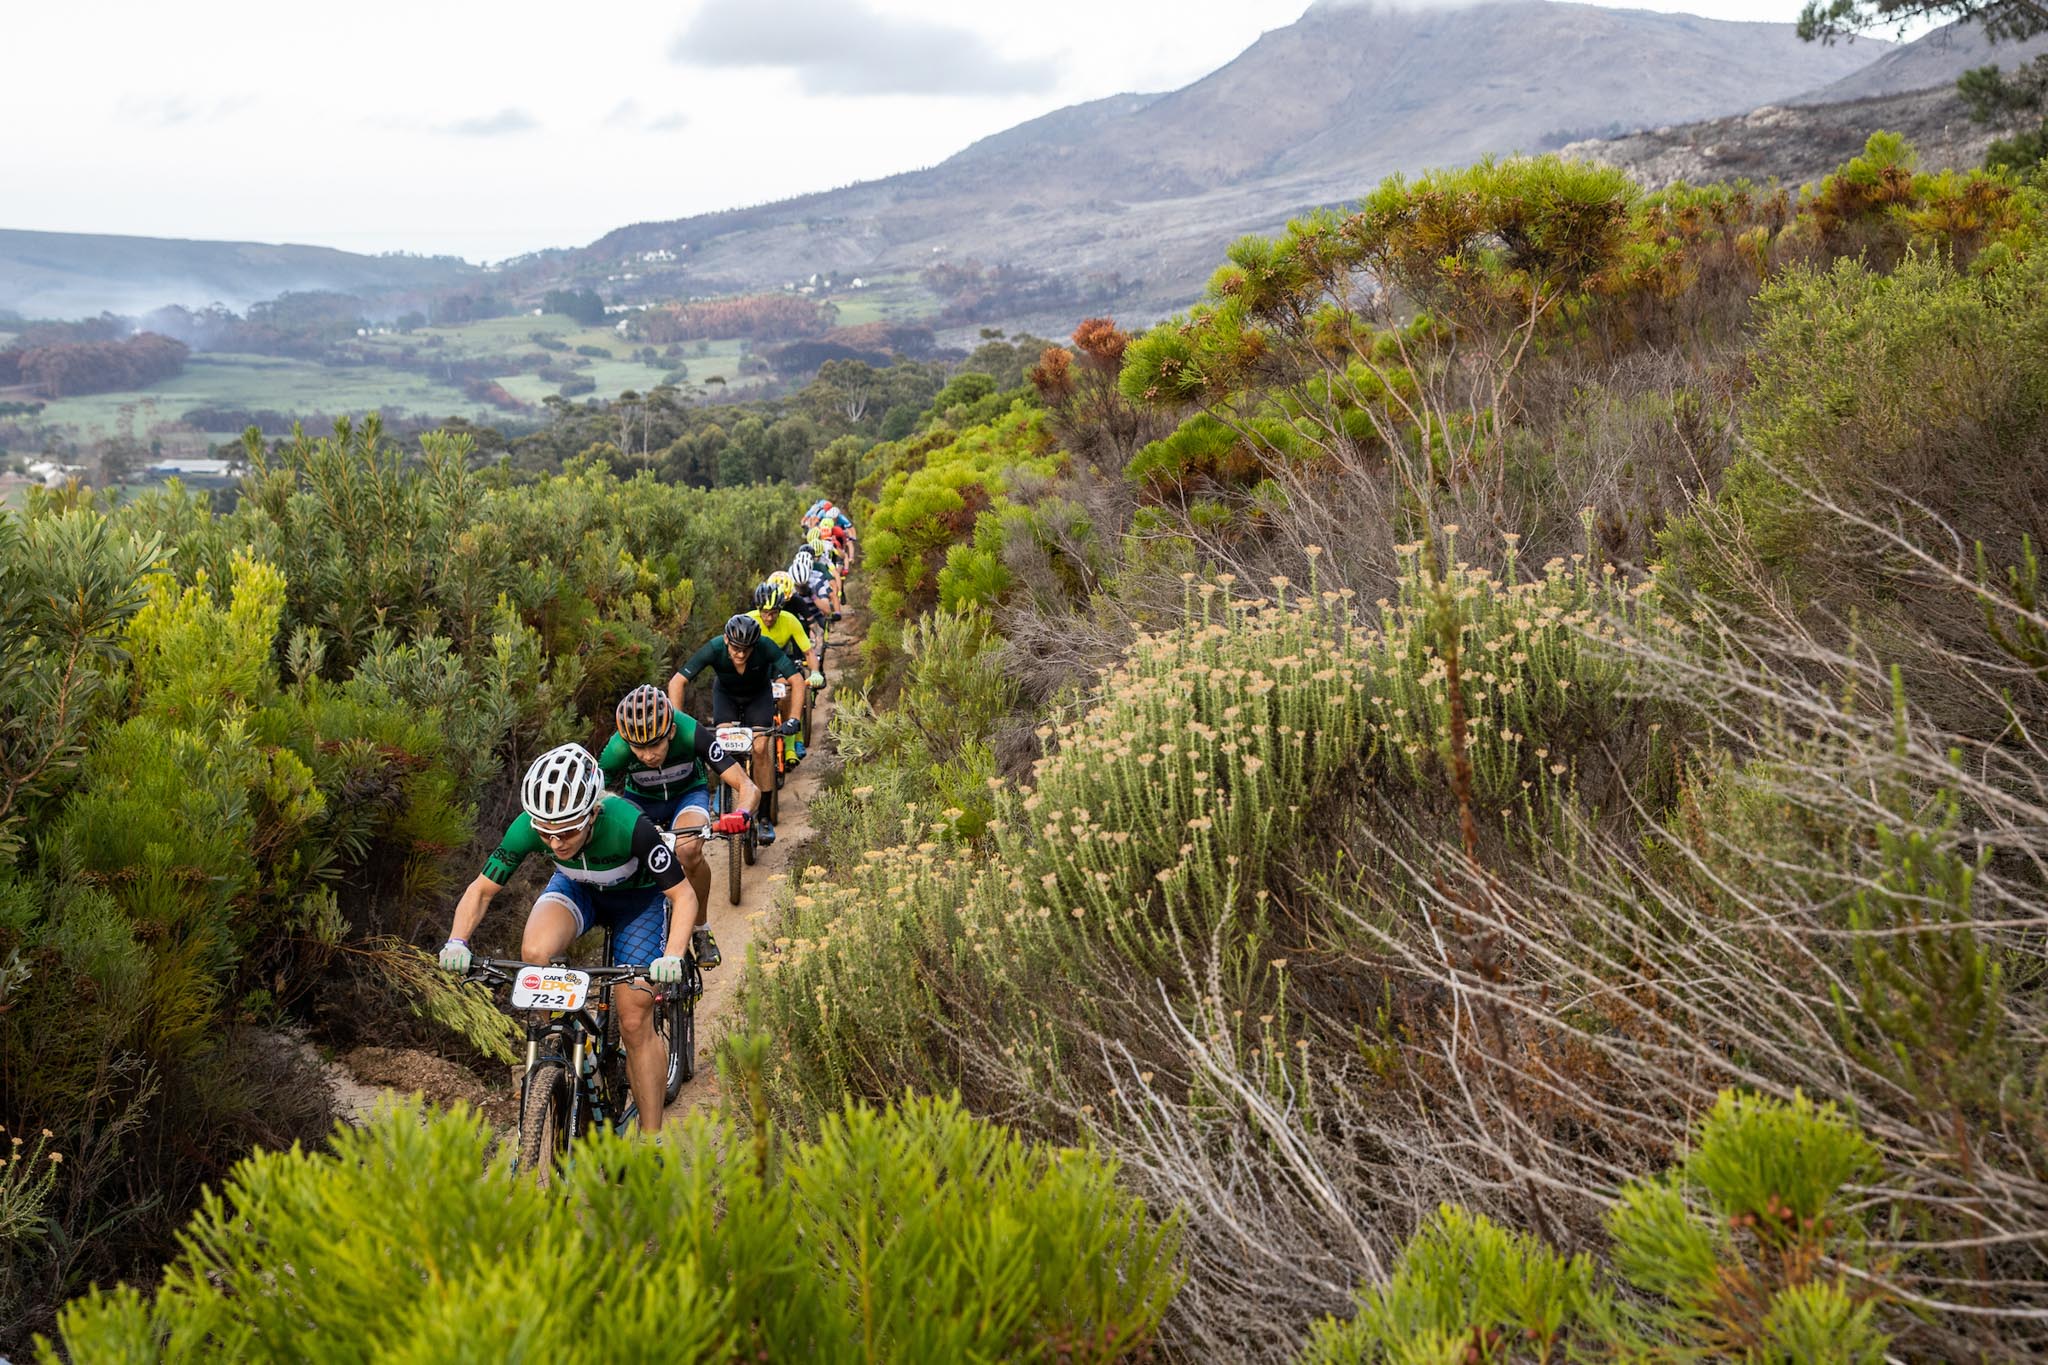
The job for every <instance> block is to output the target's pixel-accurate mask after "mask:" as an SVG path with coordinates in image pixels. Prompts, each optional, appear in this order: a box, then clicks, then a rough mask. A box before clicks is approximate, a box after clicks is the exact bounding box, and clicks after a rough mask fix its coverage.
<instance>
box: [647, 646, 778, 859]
mask: <svg viewBox="0 0 2048 1365" xmlns="http://www.w3.org/2000/svg"><path fill="white" fill-rule="evenodd" d="M707 668H708V669H710V670H711V674H712V682H711V723H712V724H713V725H723V724H726V723H728V722H731V723H736V724H740V725H749V726H753V727H754V728H755V729H758V730H762V731H766V730H769V729H774V730H776V731H777V732H778V733H780V734H783V735H793V734H795V733H796V732H797V731H798V730H800V729H802V728H803V722H801V721H797V720H786V721H783V722H782V723H781V724H780V725H777V723H776V719H775V694H774V692H773V691H772V690H771V689H770V686H769V685H770V684H771V683H772V682H773V681H774V680H775V679H777V678H783V679H786V680H787V681H788V683H789V691H790V695H791V696H792V697H793V698H795V705H796V707H797V709H798V711H799V712H800V711H801V710H802V708H803V704H804V686H805V681H804V674H803V671H802V670H801V669H799V668H798V667H797V666H796V665H795V664H794V663H792V662H791V661H790V658H789V656H788V655H787V654H784V653H783V652H782V650H781V648H780V646H778V645H776V644H775V643H774V641H772V640H763V639H762V638H761V623H760V622H759V621H756V620H755V619H754V618H753V617H751V616H746V615H740V616H733V617H729V618H727V620H726V623H725V629H724V631H722V632H721V633H719V634H717V635H714V636H712V637H711V638H710V639H709V640H706V641H705V642H704V645H703V647H702V648H701V649H699V650H698V651H697V652H696V653H695V654H692V655H691V656H690V657H689V659H688V661H686V662H685V663H684V664H683V666H682V667H681V668H679V669H677V670H676V672H675V674H674V676H672V677H671V678H670V679H669V680H668V701H669V705H670V706H672V707H674V708H675V709H676V710H678V711H680V710H682V709H683V688H684V687H685V686H686V685H688V683H689V681H690V679H692V678H694V677H696V676H697V675H698V674H699V673H702V672H703V671H704V670H705V669H707ZM767 763H768V736H767V734H766V733H763V734H758V735H755V736H754V756H753V769H752V771H754V772H757V773H765V772H768V771H769V768H768V767H767ZM753 814H754V828H755V830H756V831H758V834H759V837H760V840H761V842H762V843H763V844H772V843H774V842H775V826H774V825H772V824H770V823H768V821H766V820H763V819H762V818H761V812H760V808H759V806H758V805H757V806H756V807H755V808H754V812H753Z"/></svg>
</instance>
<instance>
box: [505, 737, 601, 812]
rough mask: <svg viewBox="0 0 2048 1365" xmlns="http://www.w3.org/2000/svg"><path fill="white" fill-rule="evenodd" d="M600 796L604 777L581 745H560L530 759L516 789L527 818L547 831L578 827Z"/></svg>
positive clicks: (593, 808) (588, 751) (595, 807)
mask: <svg viewBox="0 0 2048 1365" xmlns="http://www.w3.org/2000/svg"><path fill="white" fill-rule="evenodd" d="M603 796H604V774H603V773H602V772H601V771H599V769H598V766H597V760H596V759H594V758H592V757H591V756H590V750H588V749H586V748H584V747H583V746H582V745H581V744H563V745H560V746H559V747H557V748H553V749H550V750H548V751H547V752H546V753H544V754H542V755H541V756H540V757H539V758H536V759H535V760H533V766H532V767H531V768H528V769H527V770H526V780H525V781H524V782H522V783H521V784H520V786H519V801H520V804H522V805H524V806H525V807H526V814H527V816H528V817H529V818H530V819H532V821H533V823H534V825H535V826H536V827H538V828H543V829H547V830H549V831H560V830H563V829H574V828H575V827H576V826H578V825H580V824H582V823H583V822H584V820H585V819H587V818H588V817H589V815H590V813H591V812H592V811H594V810H596V809H597V803H598V801H599V800H600V799H602V798H603Z"/></svg>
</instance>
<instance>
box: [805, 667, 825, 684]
mask: <svg viewBox="0 0 2048 1365" xmlns="http://www.w3.org/2000/svg"><path fill="white" fill-rule="evenodd" d="M804 681H805V682H807V683H809V684H810V685H811V686H813V687H823V686H824V685H825V675H824V674H823V673H822V672H820V671H819V670H817V669H815V668H814V669H812V670H811V676H810V677H808V678H805V679H804Z"/></svg>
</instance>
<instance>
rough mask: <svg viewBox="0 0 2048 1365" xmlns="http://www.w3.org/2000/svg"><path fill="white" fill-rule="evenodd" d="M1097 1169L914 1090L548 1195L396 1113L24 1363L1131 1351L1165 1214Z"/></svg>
mask: <svg viewBox="0 0 2048 1365" xmlns="http://www.w3.org/2000/svg"><path fill="white" fill-rule="evenodd" d="M494 1147H496V1152H495V1154H494V1151H493V1149H494ZM1115 1174H1116V1173H1115V1168H1114V1167H1113V1166H1111V1165H1109V1164H1107V1163H1104V1162H1101V1161H1099V1160H1096V1159H1094V1158H1092V1157H1090V1156H1089V1155H1088V1154H1087V1153H1085V1152H1080V1151H1062V1150H1057V1149H1051V1148H1044V1147H1031V1146H1027V1145H1026V1144H1025V1143H1024V1142H1022V1141H1021V1140H1019V1139H1018V1138H1016V1137H1015V1136H1012V1135H1011V1134H1009V1133H1008V1132H1006V1131H1005V1130H1003V1129H1002V1128H1000V1127H997V1126H996V1125H994V1124H990V1123H986V1122H983V1121H981V1120H979V1119H976V1118H973V1117H971V1116H970V1115H968V1114H967V1113H966V1112H965V1111H963V1110H962V1109H961V1108H960V1107H959V1105H958V1104H957V1103H954V1102H951V1101H946V1100H934V1099H910V1100H905V1101H904V1102H902V1103H901V1104H898V1105H894V1106H891V1107H890V1108H889V1109H887V1110H885V1111H882V1112H877V1111H875V1110H872V1109H868V1108H864V1107H859V1106H855V1107H852V1108H849V1109H847V1110H845V1111H844V1112H843V1113H839V1114H835V1115H834V1116H833V1117H832V1118H830V1119H829V1120H827V1121H826V1122H825V1123H824V1124H823V1125H822V1126H821V1128H820V1131H819V1134H818V1136H817V1138H816V1139H815V1140H814V1141H811V1142H807V1143H802V1144H798V1145H796V1146H794V1147H792V1148H791V1149H789V1150H787V1151H783V1150H782V1147H781V1143H780V1142H779V1141H778V1140H777V1139H776V1137H775V1135H774V1134H773V1133H772V1132H769V1131H756V1132H755V1133H753V1134H752V1135H751V1136H750V1135H749V1134H747V1133H745V1132H743V1131H742V1130H741V1129H740V1128H739V1127H737V1126H736V1125H735V1124H733V1123H731V1122H722V1121H714V1120H711V1119H709V1118H705V1117H702V1116H699V1117H695V1118H692V1119H690V1120H689V1121H687V1122H686V1123H685V1124H684V1125H682V1126H681V1127H680V1128H678V1129H672V1130H671V1131H670V1133H669V1134H668V1136H667V1138H666V1139H665V1140H664V1143H662V1144H653V1143H643V1142H633V1141H629V1140H624V1139H618V1138H614V1137H612V1136H610V1135H608V1134H607V1135H600V1136H598V1137H595V1138H593V1139H592V1140H590V1141H589V1142H588V1143H587V1145H583V1146H580V1147H579V1148H578V1154H577V1157H576V1160H575V1162H574V1163H573V1164H572V1165H571V1166H570V1168H569V1169H568V1171H567V1172H566V1173H565V1175H564V1178H563V1180H562V1182H561V1188H559V1189H551V1190H546V1191H542V1190H538V1189H536V1188H535V1187H534V1185H533V1183H532V1182H531V1181H530V1180H522V1179H520V1178H519V1177H517V1176H516V1175H515V1174H514V1173H513V1172H512V1171H511V1169H510V1167H509V1164H508V1156H507V1154H506V1149H505V1148H504V1147H503V1146H498V1145H497V1144H496V1143H495V1141H494V1138H493V1135H492V1133H491V1131H490V1128H489V1126H488V1125H487V1124H485V1123H484V1122H483V1121H482V1120H481V1119H479V1118H478V1117H477V1116H476V1115H475V1114H474V1113H472V1112H470V1111H468V1110H466V1109H457V1110H456V1111H454V1112H453V1113H449V1114H422V1113H421V1112H419V1111H418V1110H417V1109H405V1108H399V1109H394V1110H388V1111H386V1112H385V1113H384V1114H383V1115H381V1116H380V1117H379V1118H378V1119H377V1120H376V1121H375V1122H374V1123H372V1124H371V1125H370V1126H369V1127H367V1128H364V1129H361V1130H344V1131H341V1132H338V1133H337V1134H336V1135H335V1137H334V1140H333V1144H332V1150H331V1151H330V1152H326V1153H321V1154H309V1153H306V1152H303V1151H300V1150H296V1149H294V1150H293V1151H290V1152H262V1153H258V1154H257V1155H255V1156H252V1157H250V1158H248V1159H247V1160H245V1161H243V1162H242V1163H241V1164H240V1165H239V1166H237V1167H236V1168H235V1170H234V1172H233V1173H232V1175H231V1176H230V1178H229V1180H228V1182H227V1184H226V1187H225V1189H223V1190H222V1191H220V1192H218V1193H212V1194H209V1195H208V1196H207V1199H206V1202H205V1206H204V1208H203V1209H202V1210H201V1211H200V1213H199V1214H198V1215H197V1216H196V1217H195V1218H194V1219H193V1221H192V1223H191V1225H190V1227H189V1228H188V1229H187V1230H186V1232H185V1234H184V1238H183V1244H184V1250H183V1253H182V1254H181V1255H180V1257H179V1258H178V1260H177V1261H176V1262H174V1263H173V1264H172V1265H171V1266H170V1267H169V1269H168V1271H167V1273H166V1275H165V1277H164V1282H163V1284H162V1286H161V1288H159V1289H158V1290H157V1291H156V1293H155V1294H153V1295H149V1296H145V1295H143V1294H140V1293H138V1292H137V1291H135V1290H133V1289H128V1288H121V1289H116V1290H114V1291H112V1292H101V1291H95V1292H93V1293H92V1294H90V1295H89V1296H87V1297H86V1298H84V1299H83V1300H81V1301H79V1302H78V1303H75V1304H74V1305H72V1306H71V1307H70V1308H68V1309H66V1310H65V1312H64V1314H63V1316H62V1318H61V1320H60V1323H59V1335H58V1341H57V1342H56V1343H49V1342H44V1343H43V1344H42V1346H41V1354H42V1358H43V1359H45V1360H51V1361H55V1360H60V1359H71V1360H81V1361H83V1360H115V1359H125V1360H145V1359H156V1360H248V1359H256V1358H262V1359H272V1360H286V1359H292V1360H339V1359H413V1360H421V1361H427V1360H449V1359H503V1358H506V1357H508V1356H536V1357H537V1356H542V1355H545V1356H551V1357H559V1356H569V1355H577V1354H581V1353H585V1352H587V1351H588V1350H589V1349H590V1348H591V1347H592V1346H593V1345H596V1344H601V1349H602V1350H603V1351H604V1353H605V1354H607V1355H609V1356H614V1357H618V1358H625V1359H656V1358H659V1359H675V1360H733V1361H740V1360H761V1359H769V1360H830V1361H839V1360H844V1361H876V1360H973V1359H982V1360H998V1359H1000V1360H1056V1361H1063V1362H1064V1361H1104V1362H1106V1361H1116V1360H1130V1359H1139V1358H1144V1357H1146V1356H1147V1355H1148V1354H1149V1349H1148V1348H1149V1347H1150V1345H1151V1343H1152V1340H1153V1337H1154V1334H1155V1332H1156V1330H1157V1327H1158V1324H1159V1320H1160V1318H1161V1316H1162V1314H1163V1313H1164V1311H1165V1308H1166V1305H1167V1303H1168V1301H1169V1300H1170V1299H1171V1297H1172V1295H1173V1293H1174V1290H1175V1288H1176V1285H1177V1276H1176V1273H1175V1270H1174V1255H1175V1246H1176V1242H1177V1238H1178V1232H1177V1224H1176V1223H1175V1222H1173V1221H1171V1220H1169V1221H1168V1222H1167V1223H1166V1224H1164V1225H1163V1226H1153V1225H1152V1224H1151V1223H1150V1222H1149V1221H1148V1219H1147V1216H1146V1213H1145V1210H1144V1208H1143V1206H1142V1205H1140V1204H1139V1203H1138V1202H1137V1201H1136V1200H1134V1199H1132V1198H1130V1197H1129V1196H1127V1195H1124V1194H1122V1193H1120V1192H1118V1190H1117V1188H1116V1183H1115ZM338 1215H339V1216H338Z"/></svg>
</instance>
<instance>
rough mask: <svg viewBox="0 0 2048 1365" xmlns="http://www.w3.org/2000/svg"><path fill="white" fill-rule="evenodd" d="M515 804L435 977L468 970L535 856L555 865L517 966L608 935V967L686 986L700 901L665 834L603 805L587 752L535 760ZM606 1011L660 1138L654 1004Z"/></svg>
mask: <svg viewBox="0 0 2048 1365" xmlns="http://www.w3.org/2000/svg"><path fill="white" fill-rule="evenodd" d="M519 801H520V804H521V805H522V806H523V807H525V809H524V810H522V811H521V812H520V814H519V815H518V817H517V818H516V819H514V820H513V821H512V824H511V826H510V827H509V828H508V829H506V831H505V836H504V838H503V839H501V840H499V842H498V848H497V851H496V852H494V853H493V854H491V856H490V858H489V860H488V861H486V862H485V863H484V869H483V871H482V872H480V873H478V874H477V877H476V880H475V881H472V882H471V883H470V884H469V887H468V889H466V890H465V891H464V892H463V893H462V899H461V900H459V901H458V902H456V905H455V923H454V924H453V925H452V926H451V927H450V928H449V931H448V941H447V942H446V943H445V944H443V945H442V946H441V954H440V961H441V966H442V968H443V969H444V970H447V971H450V972H454V973H457V974H458V975H459V974H462V973H466V972H467V971H468V970H469V966H470V951H469V937H470V935H471V934H473V933H475V932H476V927H477V925H478V924H480V923H482V922H483V917H484V912H485V911H486V910H488V909H489V908H490V904H491V900H492V898H493V897H495V896H496V895H497V894H498V893H499V892H500V891H502V890H504V889H505V883H507V882H509V881H511V880H512V875H513V874H514V873H515V872H517V871H518V870H519V865H520V864H521V863H523V862H525V861H526V860H527V858H529V857H531V856H533V855H534V854H537V853H538V854H543V855H545V856H547V857H550V858H552V859H554V863H555V871H554V875H553V876H551V877H549V878H548V884H547V886H546V887H545V888H544V889H543V890H542V891H541V893H540V895H539V896H538V897H537V898H535V900H534V902H533V908H532V909H531V910H529V911H527V914H526V932H525V935H524V937H523V938H522V939H521V940H520V944H519V956H520V959H521V960H522V961H525V962H535V963H541V962H552V961H553V960H554V959H556V958H558V957H561V956H562V955H563V954H565V953H567V952H568V951H569V945H570V944H572V943H574V942H575V941H576V940H577V939H579V938H581V937H582V936H583V935H584V934H586V933H588V932H589V931H590V930H592V929H594V928H598V927H600V926H603V927H605V928H609V929H610V930H611V931H612V956H613V965H615V966H620V967H645V968H647V974H648V976H649V977H651V978H652V979H654V980H655V981H657V982H662V983H669V982H679V981H681V980H682V979H683V956H684V950H685V946H686V944H687V943H688V941H689V937H690V934H691V930H692V926H693V925H696V924H697V923H698V919H699V917H700V916H701V915H702V913H703V902H702V901H701V900H700V899H699V898H698V896H697V893H696V891H695V889H694V888H692V887H691V885H690V882H689V879H688V878H687V877H685V876H684V875H683V871H682V868H681V867H680V866H679V865H678V864H677V862H676V856H675V853H674V851H673V850H671V849H670V848H669V846H668V842H667V841H666V840H665V839H663V838H662V835H661V831H660V830H658V829H656V828H655V827H654V825H653V823H652V822H651V821H649V820H648V818H647V817H646V816H645V815H643V814H642V813H641V811H640V808H639V807H638V806H636V805H634V804H633V803H632V802H631V801H628V800H626V799H625V798H624V797H620V796H610V795H607V794H606V792H605V789H604V774H603V772H601V771H600V770H599V768H598V766H597V759H596V758H594V757H592V756H591V753H590V751H589V750H588V749H585V748H584V747H583V746H582V745H580V744H564V745H562V746H560V747H559V748H555V749H550V750H548V751H547V752H546V753H544V754H542V755H541V756H540V757H539V758H537V759H535V760H534V761H533V766H532V767H530V768H528V769H527V770H526V780H525V781H524V782H522V783H521V784H520V788H519ZM705 965H707V966H709V965H710V964H709V963H706V964H705ZM612 1004H613V1007H614V1008H616V1009H617V1010H618V1012H619V1036H620V1038H621V1039H622V1040H623V1041H624V1043H625V1045H626V1082H627V1084H628V1085H629V1086H631V1087H632V1091H633V1100H634V1102H635V1103H636V1104H637V1105H638V1106H639V1108H640V1130H641V1131H642V1132H645V1133H652V1132H657V1131H659V1130H660V1128H661V1113H662V1084H663V1081H664V1080H665V1079H666V1076H665V1073H666V1069H667V1061H668V1058H667V1052H666V1049H665V1048H664V1047H663V1046H662V1044H661V1042H660V1040H659V1039H658V1038H657V1037H656V1036H655V1032H654V995H653V993H652V992H651V991H649V990H648V989H647V987H646V985H645V983H642V982H635V983H634V988H633V989H631V990H622V991H619V992H617V993H616V994H615V995H614V996H613V997H612Z"/></svg>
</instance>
